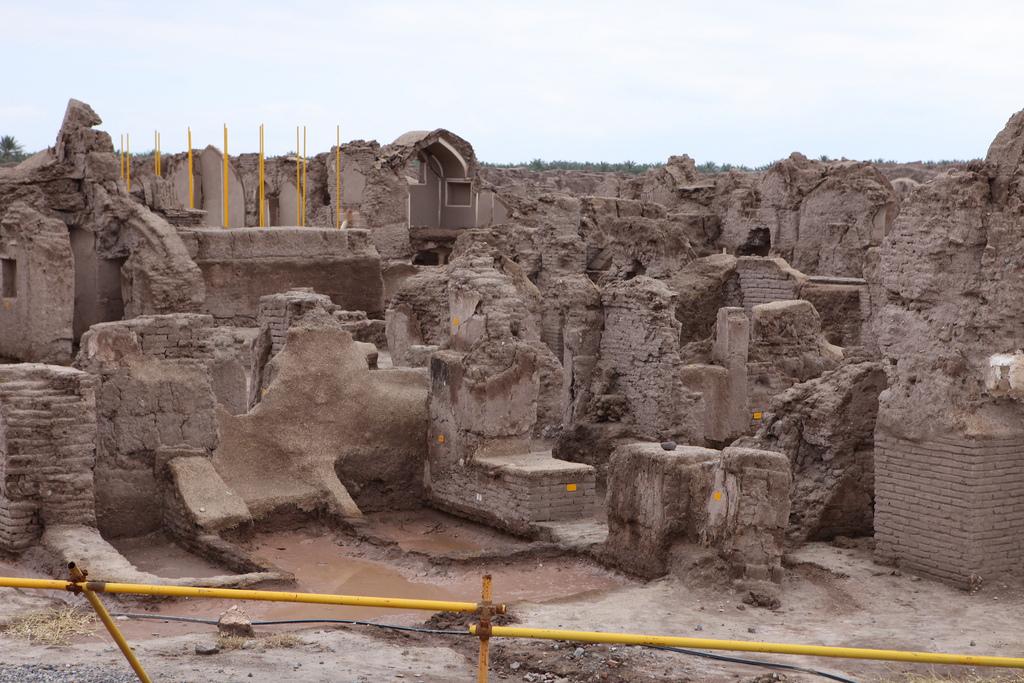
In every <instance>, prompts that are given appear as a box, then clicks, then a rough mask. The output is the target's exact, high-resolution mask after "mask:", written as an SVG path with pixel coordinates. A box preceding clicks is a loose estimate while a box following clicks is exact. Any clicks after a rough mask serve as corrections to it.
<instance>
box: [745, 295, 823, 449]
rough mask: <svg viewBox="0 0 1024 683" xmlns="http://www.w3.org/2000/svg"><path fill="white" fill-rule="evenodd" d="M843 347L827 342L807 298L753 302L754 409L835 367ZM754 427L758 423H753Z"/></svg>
mask: <svg viewBox="0 0 1024 683" xmlns="http://www.w3.org/2000/svg"><path fill="white" fill-rule="evenodd" d="M842 359H843V350H842V349H840V348H839V347H837V346H833V345H832V344H830V343H828V341H827V340H826V339H825V337H824V335H823V334H822V331H821V319H820V318H819V317H818V312H817V311H815V310H814V306H812V305H811V304H810V302H808V301H801V300H794V301H776V302H774V303H769V304H761V305H758V306H754V309H753V316H752V318H751V327H750V354H749V361H748V363H747V379H748V386H749V388H748V397H749V401H750V408H751V411H752V412H753V413H763V412H764V411H765V410H766V408H767V406H768V405H769V404H770V402H771V399H772V397H773V396H776V395H777V394H781V393H782V392H783V391H785V390H786V389H788V388H789V387H791V386H793V385H794V384H796V383H798V382H805V381H807V380H809V379H813V378H814V377H818V376H819V375H821V374H822V373H823V372H825V371H826V370H831V369H832V368H834V367H836V366H837V365H838V364H839V362H840V361H841V360H842ZM752 426H753V428H754V429H756V428H757V426H758V425H757V424H754V425H752Z"/></svg>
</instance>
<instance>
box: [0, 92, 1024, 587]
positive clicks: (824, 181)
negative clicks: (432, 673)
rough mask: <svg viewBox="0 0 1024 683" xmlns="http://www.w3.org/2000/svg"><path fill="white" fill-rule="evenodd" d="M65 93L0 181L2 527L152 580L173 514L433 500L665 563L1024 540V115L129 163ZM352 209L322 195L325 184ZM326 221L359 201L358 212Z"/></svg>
mask: <svg viewBox="0 0 1024 683" xmlns="http://www.w3.org/2000/svg"><path fill="white" fill-rule="evenodd" d="M100 123H101V121H100V118H99V116H97V115H96V113H95V112H93V110H92V109H91V108H90V107H89V106H88V105H86V104H84V103H82V102H78V101H75V100H72V101H71V102H70V103H69V105H68V108H67V112H66V114H65V117H64V121H63V124H62V125H61V128H60V131H59V133H58V135H57V139H56V143H55V145H54V147H52V148H50V149H48V150H46V151H44V152H41V153H39V154H37V155H35V156H33V157H31V158H29V159H28V160H27V161H25V162H23V163H21V164H20V165H18V166H15V167H10V168H3V169H0V279H2V287H3V289H2V301H0V304H2V305H0V356H2V357H3V359H4V363H3V364H0V551H3V552H5V553H13V554H20V553H25V552H30V553H34V554H35V555H36V556H37V557H38V558H42V560H41V561H44V562H50V563H52V564H53V566H56V564H57V563H58V562H63V561H66V560H67V559H70V558H74V559H76V560H78V561H86V562H88V563H89V565H90V568H91V570H92V573H93V574H92V575H93V576H95V577H98V578H103V579H108V580H112V579H123V580H131V579H135V578H138V577H139V576H146V577H147V578H148V579H150V580H167V579H161V578H160V577H153V576H150V575H147V574H144V573H143V572H141V571H140V570H138V569H136V568H135V567H133V566H132V564H131V563H130V562H128V561H127V560H126V559H125V558H124V557H122V556H121V555H120V554H119V553H118V551H117V550H115V549H114V547H113V546H112V545H110V544H109V543H108V542H109V541H113V540H116V539H118V538H124V537H134V536H140V535H144V534H147V533H151V532H154V531H162V532H164V533H167V534H169V535H171V536H172V537H173V538H174V539H175V540H176V541H177V542H178V543H179V544H181V545H182V546H184V547H186V548H188V549H189V550H190V551H192V552H194V553H196V554H198V555H201V556H203V557H205V558H207V559H209V560H211V561H214V562H216V563H217V564H218V565H219V566H221V567H223V568H224V572H223V574H222V575H220V576H216V577H206V578H196V579H180V578H179V579H175V580H181V581H192V582H197V581H198V582H206V583H213V584H218V585H240V584H247V583H253V582H257V581H267V580H278V581H287V580H288V573H287V572H285V571H283V570H280V569H278V568H277V567H275V566H274V565H273V563H272V562H268V561H266V560H264V559H261V558H260V557H257V556H255V555H253V554H252V553H251V552H249V551H248V550H246V549H245V548H244V545H243V544H242V543H241V541H243V540H244V539H246V538H247V537H250V536H251V535H252V534H253V533H254V532H255V531H257V530H265V529H288V528H296V527H301V526H302V525H303V524H305V523H307V522H309V521H310V520H315V521H317V522H322V523H327V524H332V525H336V526H339V527H344V528H358V527H359V525H360V524H361V519H362V517H363V515H364V514H366V513H371V512H380V511H394V510H403V509H418V508H422V507H433V508H437V509H439V510H443V511H446V512H448V513H451V514H454V515H457V516H461V517H465V518H468V519H471V520H476V521H478V522H482V523H484V524H487V525H491V526H493V527H496V528H498V529H501V530H503V531H505V532H509V533H511V534H514V535H516V536H520V537H524V538H532V539H546V540H549V541H552V542H558V543H562V544H563V546H564V547H565V548H566V549H567V552H569V551H571V550H573V549H575V550H585V551H586V552H588V553H590V555H591V556H593V557H596V558H597V559H598V560H599V561H600V562H603V563H605V564H607V565H608V566H609V567H615V568H618V569H620V570H622V571H625V572H627V573H629V574H632V575H635V576H639V577H644V578H650V577H656V576H659V575H664V574H666V573H669V572H672V571H674V568H678V567H681V566H687V565H692V564H693V563H695V562H698V561H704V560H707V559H708V558H711V560H712V561H713V562H715V563H717V565H716V566H718V567H719V568H720V571H721V572H723V573H724V575H727V576H728V577H730V578H731V579H734V580H735V581H736V582H737V585H740V586H744V587H747V586H751V585H757V586H761V590H768V591H777V590H778V589H777V586H778V584H779V582H780V581H781V580H782V578H783V576H784V573H785V571H786V570H785V568H784V565H783V563H782V557H783V554H784V553H785V552H787V551H788V550H791V549H793V548H796V547H799V546H800V545H801V544H803V543H806V542H809V541H821V540H830V539H833V538H836V537H837V536H846V537H866V538H871V537H873V538H874V542H875V554H876V555H875V556H876V561H877V562H879V563H884V564H892V565H898V566H899V567H902V568H903V569H905V570H909V571H911V572H916V573H919V574H921V575H925V576H927V577H931V578H935V579H940V580H943V581H946V582H950V583H953V584H955V585H958V586H972V585H977V584H978V583H979V582H982V581H989V580H992V579H994V578H996V577H999V576H1004V575H1007V574H1019V572H1020V566H1021V561H1022V560H1024V544H1022V543H1021V540H1020V539H1021V537H1022V533H1024V495H1022V494H1024V489H1022V486H1024V419H1022V418H1024V404H1022V401H1024V355H1022V353H1021V351H1020V348H1021V346H1022V340H1024V317H1022V316H1021V315H1020V300H1021V293H1022V292H1024V279H1022V278H1024V274H1022V273H1024V271H1022V270H1021V268H1020V263H1021V258H1022V250H1024V247H1022V246H1021V245H1022V244H1024V239H1022V236H1024V113H1019V114H1017V115H1015V116H1014V117H1013V118H1012V119H1011V120H1010V122H1009V124H1008V125H1007V127H1006V129H1005V130H1003V131H1002V132H1001V133H999V135H998V136H997V137H996V139H995V141H994V142H993V143H992V146H991V148H990V150H989V154H988V157H987V159H986V160H985V161H983V162H975V163H971V164H970V165H967V166H965V167H963V168H956V169H952V170H948V171H945V172H942V173H938V174H936V175H935V176H934V177H932V178H930V179H928V178H925V179H923V180H924V182H919V181H918V180H914V179H910V178H902V179H899V180H898V181H897V182H890V180H889V178H887V176H886V175H885V174H883V173H882V172H881V171H880V170H879V169H876V168H875V167H873V166H872V165H870V164H867V163H859V162H847V161H842V162H820V161H812V160H810V159H807V158H805V157H803V156H801V155H800V154H793V155H792V156H791V157H789V158H788V159H785V160H782V161H780V162H778V163H776V164H775V165H773V166H772V167H771V168H770V169H769V170H767V171H765V172H760V173H742V172H728V173H721V174H716V175H702V174H699V173H697V171H696V168H695V165H694V162H693V161H692V160H691V159H690V158H688V157H686V156H678V157H672V158H670V159H669V160H668V162H667V163H666V164H665V165H664V166H663V167H661V168H658V169H656V170H652V171H650V172H647V173H645V174H642V175H624V174H623V175H620V174H614V173H582V172H529V171H525V170H521V169H512V170H500V169H494V168H481V167H480V166H479V165H478V163H477V160H476V157H475V155H474V152H473V148H472V146H471V145H470V144H469V143H468V142H467V141H465V140H463V139H462V138H460V137H458V136H457V135H455V134H453V133H451V132H449V131H446V130H435V131H433V132H414V133H408V134H406V135H403V136H401V137H400V138H399V139H398V140H396V141H395V142H394V143H392V144H388V145H383V146H382V145H379V144H377V143H376V142H365V141H355V142H350V143H346V144H343V145H342V146H341V150H340V153H341V164H342V168H343V174H342V175H343V177H342V179H341V183H340V185H341V187H342V188H343V190H342V196H341V197H335V192H336V189H335V188H336V187H337V186H338V183H337V182H336V179H335V177H334V173H335V165H334V159H335V155H334V152H335V150H333V149H332V150H331V151H329V152H324V153H323V154H320V155H319V156H316V157H314V158H312V159H311V161H310V164H309V168H308V183H309V184H308V188H309V189H308V202H309V203H308V207H307V212H308V222H309V225H308V227H295V223H296V218H295V217H296V215H297V205H298V201H299V200H298V193H297V191H296V185H295V182H294V174H293V170H294V159H290V158H273V159H269V160H267V165H266V168H267V185H266V205H265V206H264V207H263V211H264V212H265V214H264V215H266V216H267V217H268V222H269V224H270V227H267V228H258V227H255V226H256V225H257V224H258V215H259V213H260V207H258V206H257V201H258V191H257V185H256V177H257V176H256V173H257V170H256V158H255V155H251V154H243V155H241V156H239V157H231V158H230V159H229V160H228V169H229V191H230V202H229V216H228V225H229V227H228V228H227V229H225V228H223V227H221V225H220V223H221V215H220V211H221V207H222V204H223V197H222V195H221V192H222V182H223V179H222V168H223V159H222V157H221V154H220V152H219V151H218V150H216V149H214V148H212V147H208V148H206V149H205V150H201V151H197V158H198V163H197V164H196V165H195V168H194V174H195V176H194V178H193V179H192V181H193V183H192V184H193V187H194V188H195V190H194V191H195V197H196V206H197V207H201V208H197V209H189V208H187V207H188V186H189V182H188V181H189V179H188V178H187V173H188V170H187V169H188V167H187V165H186V163H185V161H184V155H181V154H179V155H171V156H165V157H164V159H163V169H164V172H163V174H162V177H158V176H156V175H155V174H154V172H153V169H152V166H151V164H147V163H136V165H135V169H136V171H135V176H134V178H133V183H132V190H131V192H130V193H129V192H128V191H127V190H126V185H125V183H124V182H123V181H122V180H121V178H120V176H119V169H118V158H117V156H116V155H115V153H114V149H113V146H112V144H111V140H110V138H109V136H108V135H107V134H106V133H104V132H101V131H99V130H97V129H96V128H95V126H97V125H99V124H100ZM339 206H340V211H341V213H342V214H343V215H341V216H337V215H335V214H336V211H337V210H338V209H337V207H339ZM336 222H339V223H340V222H343V223H344V226H343V227H342V228H341V229H336V228H335V227H334V226H335V224H336Z"/></svg>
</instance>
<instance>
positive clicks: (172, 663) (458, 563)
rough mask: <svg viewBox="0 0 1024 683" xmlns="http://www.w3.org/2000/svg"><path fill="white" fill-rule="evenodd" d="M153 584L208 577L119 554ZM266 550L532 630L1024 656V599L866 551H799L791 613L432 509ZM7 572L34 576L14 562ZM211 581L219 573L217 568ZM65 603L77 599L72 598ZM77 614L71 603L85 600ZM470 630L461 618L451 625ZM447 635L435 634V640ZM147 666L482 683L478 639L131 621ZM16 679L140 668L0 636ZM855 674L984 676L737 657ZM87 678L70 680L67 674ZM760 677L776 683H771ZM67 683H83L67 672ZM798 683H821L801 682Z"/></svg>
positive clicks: (351, 613) (304, 613)
mask: <svg viewBox="0 0 1024 683" xmlns="http://www.w3.org/2000/svg"><path fill="white" fill-rule="evenodd" d="M120 545H121V549H122V551H123V552H125V553H126V554H127V555H128V556H129V558H130V559H132V560H133V561H135V562H136V563H137V564H139V565H140V568H143V569H147V570H162V571H163V572H164V573H165V574H167V575H171V574H172V573H173V569H174V568H175V567H177V569H179V570H181V571H185V570H187V571H185V573H193V574H195V573H197V570H200V569H204V563H203V561H202V560H201V559H199V558H193V557H190V556H187V555H185V554H184V553H183V552H182V551H180V550H178V549H176V548H175V547H174V546H170V545H168V544H166V543H165V542H163V541H162V540H161V539H147V540H146V542H142V543H139V542H136V543H134V545H133V542H126V543H122V544H120ZM253 549H254V551H255V552H257V553H258V554H262V555H263V556H265V557H267V558H268V559H272V560H273V561H274V562H276V563H278V564H279V565H280V566H282V567H283V568H285V569H288V570H291V571H294V572H295V574H296V577H297V580H298V587H297V589H298V590H307V591H322V592H334V593H347V594H365V595H396V596H406V597H429V598H438V599H454V600H467V601H473V600H475V599H476V598H477V595H478V592H479V582H480V576H481V575H482V574H483V573H485V572H490V573H492V574H493V575H494V582H495V598H496V600H499V601H504V602H507V603H509V605H510V606H511V610H512V612H513V614H514V616H515V618H516V619H517V620H518V621H519V622H520V623H522V624H525V625H530V626H537V627H554V628H569V629H580V630H607V631H625V632H633V633H638V632H639V633H654V634H670V635H681V636H694V637H702V638H728V639H742V640H760V641H775V642H796V643H813V644H824V645H842V646H861V647H878V648H891V649H914V650H929V651H944V652H960V653H968V654H998V655H1009V656H1015V655H1021V654H1024V628H1022V626H1024V617H1022V616H1021V608H1022V607H1024V590H1022V587H1021V586H1020V585H1009V584H995V585H986V586H983V587H982V588H981V590H979V591H978V592H976V593H973V594H969V593H965V592H962V591H959V590H956V589H953V588H949V587H947V586H944V585H942V584H938V583H934V582H930V581H927V580H919V579H916V578H914V577H911V576H907V575H902V574H900V573H899V572H893V570H892V569H890V568H887V567H882V566H879V565H876V564H874V563H873V562H872V560H871V553H870V550H869V549H868V548H866V547H864V546H863V544H860V545H855V547H851V548H840V547H836V546H834V545H829V544H811V545H809V546H806V547H804V548H802V549H800V550H799V551H796V552H794V553H792V554H791V555H790V556H789V557H788V559H787V564H788V572H787V578H786V580H785V582H784V584H783V586H782V590H781V600H782V605H781V607H780V608H778V609H777V610H768V609H764V608H758V607H753V606H750V605H746V604H744V603H743V602H742V597H743V594H742V593H740V592H737V591H736V590H734V589H733V588H732V587H731V586H730V585H729V584H728V583H727V582H723V580H722V579H721V578H720V577H719V576H718V575H717V574H716V573H715V572H714V570H713V568H709V567H708V566H696V567H690V568H684V569H680V570H679V574H680V575H678V576H674V577H668V578H664V579H660V580H657V581H653V582H649V583H643V582H638V581H634V580H632V579H630V578H629V577H626V576H623V575H621V574H618V573H615V572H611V571H608V570H606V569H604V568H602V567H600V566H599V565H597V564H596V563H594V562H593V561H591V560H590V559H587V558H584V557H580V556H576V555H570V554H565V553H558V552H557V551H556V550H554V549H552V548H551V547H550V546H549V545H546V544H529V543H526V542H523V541H520V540H516V539H510V538H508V537H506V536H503V535H501V534H499V533H497V532H494V531H491V530H489V529H485V528H482V527H478V526H475V525H472V524H469V523H467V522H463V521H460V520H457V519H454V518H452V517H448V516H445V515H442V514H439V513H435V512H428V511H416V512H414V513H389V514H388V515H378V516H374V517H373V518H372V525H371V528H370V530H369V532H368V533H365V534H364V535H363V537H362V538H360V539H357V538H353V537H351V536H343V535H338V534H336V533H333V532H326V531H307V532H291V533H276V534H266V535H261V536H259V537H258V538H257V539H255V541H254V542H253ZM0 570H2V571H3V572H4V573H5V574H13V575H28V574H30V573H31V572H30V570H29V569H28V568H26V567H21V566H18V565H13V564H9V563H8V564H3V565H0ZM204 570H205V571H209V572H216V571H218V570H217V569H216V568H215V567H212V566H210V565H205V569H204ZM60 597H62V598H64V597H65V596H60ZM5 598H7V599H5V600H4V601H3V602H2V603H0V615H2V614H8V615H9V614H10V613H12V612H19V611H26V610H31V609H38V607H39V602H38V599H34V598H33V597H32V596H22V595H18V594H17V593H16V592H10V593H7V594H5ZM72 599H74V598H72ZM104 600H105V601H106V602H107V603H108V604H109V605H110V608H111V610H112V611H122V612H134V613H147V614H152V615H157V614H161V615H179V616H195V617H205V618H216V616H217V615H218V614H219V612H220V611H222V610H223V609H226V607H228V606H230V604H231V603H227V602H224V601H207V600H180V601H171V602H167V601H164V602H138V601H118V602H114V601H113V600H112V599H111V598H110V596H105V597H104ZM243 607H244V609H245V610H246V611H247V612H248V613H249V614H250V616H252V618H254V619H296V618H324V617H333V618H346V619H364V620H375V621H379V622H386V623H394V624H403V625H423V624H424V622H425V620H427V619H428V618H429V617H430V616H431V615H430V614H426V613H414V612H397V611H387V610H370V609H356V608H332V607H318V606H294V605H282V604H267V603H246V604H244V605H243ZM441 622H443V623H442V626H443V627H445V628H461V626H462V623H460V622H459V620H458V619H455V620H451V619H448V620H441ZM438 623H439V622H438V620H434V621H433V623H432V625H433V626H435V627H436V626H437V625H438ZM120 624H121V625H122V626H123V628H124V631H125V633H126V635H127V636H128V637H129V639H130V640H131V641H132V643H133V644H134V646H135V647H136V651H137V652H138V654H139V657H140V659H141V660H142V661H143V663H144V664H145V666H146V667H147V669H148V670H149V671H150V672H151V675H153V677H154V680H160V681H194V680H205V681H211V682H218V681H245V680H260V681H391V680H411V681H468V680H475V666H476V647H477V645H476V641H475V639H473V638H469V637H457V636H442V635H421V634H400V633H395V632H393V631H384V630H380V629H374V628H367V627H341V626H320V627H317V628H308V627H300V626H294V627H282V626H274V627H260V628H258V629H257V630H258V632H259V633H261V634H263V635H264V636H265V635H268V634H272V633H280V632H282V631H285V630H289V629H291V630H292V632H293V633H294V635H295V636H296V637H297V638H298V643H297V644H296V645H295V647H290V648H267V647H265V646H264V644H263V641H262V640H261V639H260V638H257V639H256V640H255V641H253V642H251V643H250V644H249V645H247V649H240V650H235V651H222V652H220V653H218V654H212V655H199V654H196V646H197V645H200V646H203V645H208V644H210V643H213V642H214V641H215V640H216V632H215V630H214V629H213V628H212V627H210V626H204V625H200V624H180V623H170V622H159V621H138V620H129V621H121V622H120ZM0 647H2V648H3V650H2V651H3V657H2V658H0V661H2V663H3V664H22V663H33V662H47V663H51V664H58V665H82V664H89V665H94V666H100V667H110V668H111V671H120V670H122V669H123V668H124V667H125V666H126V665H125V664H124V662H123V660H121V659H120V655H119V653H117V652H116V651H115V650H114V649H113V647H112V644H111V642H110V641H109V639H108V638H107V637H106V635H105V634H104V633H103V632H102V630H100V631H99V632H98V633H97V634H95V635H93V636H90V637H84V638H81V639H79V640H77V641H76V642H74V643H73V644H72V645H68V646H61V647H42V646H36V645H29V644H27V643H25V642H24V641H12V640H11V639H8V638H0ZM493 649H494V653H493V661H492V679H495V680H503V679H507V680H513V681H519V680H525V681H573V682H575V681H622V682H629V683H636V682H639V681H687V680H692V681H736V680H743V681H754V680H758V681H767V680H779V679H770V678H763V676H764V675H765V674H766V673H768V672H767V670H764V669H759V668H754V667H749V666H741V665H735V664H724V663H720V662H713V661H706V660H702V659H696V658H693V657H689V656H685V655H680V654H675V653H665V652H655V651H651V650H646V649H640V648H613V647H609V646H585V647H582V648H577V646H576V645H575V644H573V645H569V644H565V643H553V642H546V641H511V640H496V641H495V642H494V646H493ZM739 656H749V657H751V658H761V659H765V660H772V661H777V662H785V663H790V664H798V665H801V666H808V667H814V668H818V669H822V670H826V671H831V672H836V673H842V674H844V675H848V676H849V677H851V678H854V679H856V680H863V681H878V680H901V676H902V674H903V673H904V672H914V673H927V672H929V671H934V672H938V673H949V672H956V673H957V674H968V673H984V672H970V671H967V670H962V669H946V670H944V671H943V670H941V669H931V668H927V667H920V666H912V665H903V664H880V663H873V662H857V661H847V660H827V659H811V658H798V657H782V656H767V655H764V656H762V655H739ZM69 671H73V669H69ZM759 677H762V678H759ZM68 680H74V676H73V674H69V678H68ZM784 680H790V681H805V680H806V681H811V680H824V679H820V678H814V677H811V676H807V675H804V674H793V673H786V674H785V679H784Z"/></svg>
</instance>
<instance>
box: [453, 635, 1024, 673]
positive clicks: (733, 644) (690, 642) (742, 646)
mask: <svg viewBox="0 0 1024 683" xmlns="http://www.w3.org/2000/svg"><path fill="white" fill-rule="evenodd" d="M476 630H477V627H476V626H470V628H469V631H470V633H472V634H474V635H475V634H476ZM491 636H492V637H501V638H539V639H544V640H570V641H575V642H579V643H608V644H613V645H650V646H654V647H685V648H692V649H698V650H731V651H738V652H764V653H773V654H780V655H806V656H808V657H836V658H840V659H873V660H880V661H890V662H910V663H913V664H952V665H962V666H992V667H1003V668H1010V669H1024V658H1019V657H989V656H984V655H957V654H943V653H937V652H913V651H909V650H874V649H870V648H860V647H829V646H825V645H794V644H790V643H761V642H754V641H747V640H715V639H711V638H679V637H675V636H649V635H638V634H631V633H606V632H600V631H567V630H562V629H553V628H547V629H545V628H521V627H516V626H493V627H491Z"/></svg>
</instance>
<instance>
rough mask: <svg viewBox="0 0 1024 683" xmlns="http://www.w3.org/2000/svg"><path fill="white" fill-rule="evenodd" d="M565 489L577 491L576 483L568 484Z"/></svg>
mask: <svg viewBox="0 0 1024 683" xmlns="http://www.w3.org/2000/svg"><path fill="white" fill-rule="evenodd" d="M565 490H566V491H575V490H576V484H566V485H565Z"/></svg>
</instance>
